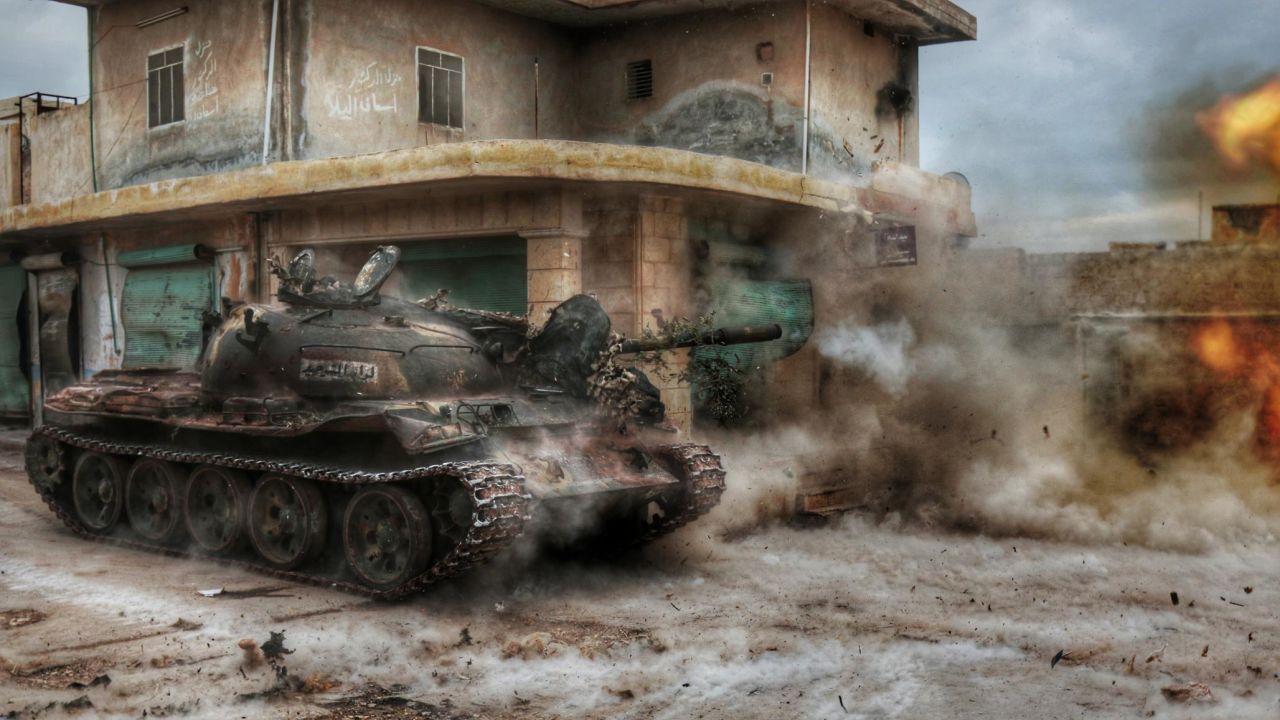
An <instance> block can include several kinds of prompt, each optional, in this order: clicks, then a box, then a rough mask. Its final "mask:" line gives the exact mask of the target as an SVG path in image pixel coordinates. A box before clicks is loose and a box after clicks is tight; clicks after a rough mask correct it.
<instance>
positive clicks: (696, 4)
mask: <svg viewBox="0 0 1280 720" xmlns="http://www.w3.org/2000/svg"><path fill="white" fill-rule="evenodd" d="M54 1H55V2H61V3H65V4H68V5H79V6H80V7H98V6H101V5H108V4H111V3H118V2H124V1H126V0H54ZM477 1H478V2H481V3H484V4H485V5H489V6H492V7H496V8H501V9H503V10H507V11H510V12H513V13H517V14H520V15H527V16H529V17H536V18H541V19H543V20H547V21H550V22H553V23H556V24H558V25H567V26H571V27H592V26H599V25H611V24H613V23H620V22H631V21H637V20H645V19H648V18H655V17H663V16H667V15H682V14H685V13H692V12H700V11H703V10H713V9H735V8H745V7H751V6H753V5H761V4H769V3H771V2H779V0H764V1H763V2H762V1H761V0H477ZM819 1H822V0H819ZM175 4H176V3H175ZM825 4H829V5H832V6H835V7H838V8H840V9H841V10H844V11H845V12H847V13H849V14H850V15H852V16H854V17H857V18H860V19H863V20H869V21H871V22H873V23H875V24H877V25H880V26H882V27H884V28H887V29H889V30H892V31H894V32H898V33H902V34H903V35H908V36H911V37H913V38H915V39H916V41H917V42H918V43H920V44H921V45H932V44H936V43H945V42H956V41H958V40H973V39H976V38H977V36H978V22H977V20H976V19H975V18H974V17H973V15H970V14H969V13H967V12H965V10H964V9H963V8H961V7H960V6H958V5H956V4H955V3H953V2H951V0H825Z"/></svg>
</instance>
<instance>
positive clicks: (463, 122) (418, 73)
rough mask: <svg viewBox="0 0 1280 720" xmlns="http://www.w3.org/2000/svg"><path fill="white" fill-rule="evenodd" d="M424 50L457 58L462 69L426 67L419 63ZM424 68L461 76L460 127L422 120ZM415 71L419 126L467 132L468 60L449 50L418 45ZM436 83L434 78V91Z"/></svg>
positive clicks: (415, 94) (414, 60) (414, 51)
mask: <svg viewBox="0 0 1280 720" xmlns="http://www.w3.org/2000/svg"><path fill="white" fill-rule="evenodd" d="M423 50H426V51H427V52H433V53H439V54H440V55H448V56H449V57H452V58H457V59H458V61H459V62H460V63H462V69H461V70H451V69H449V68H446V67H440V66H436V65H425V64H423V63H421V62H419V61H418V57H419V55H421V53H422V51H423ZM423 68H434V69H439V70H443V71H445V72H449V73H457V74H458V75H460V76H461V78H462V88H461V90H460V91H459V97H460V98H461V100H462V108H461V109H460V110H459V112H458V114H459V119H458V122H459V124H458V125H456V126H455V125H450V124H448V123H443V124H442V123H438V122H434V121H427V120H423V119H422V69H423ZM413 69H414V74H413V79H414V91H413V92H414V99H415V105H416V106H417V107H416V108H415V110H416V113H417V119H418V124H419V125H434V126H435V127H441V128H447V129H449V130H458V131H465V130H466V127H467V59H466V58H465V57H463V56H462V55H459V54H458V53H453V52H449V51H448V50H441V49H439V48H434V47H431V46H429V45H417V46H415V47H414V48H413ZM434 82H435V80H434V78H433V79H432V88H433V90H434V87H435V84H434Z"/></svg>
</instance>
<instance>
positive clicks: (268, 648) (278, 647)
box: [262, 630, 293, 660]
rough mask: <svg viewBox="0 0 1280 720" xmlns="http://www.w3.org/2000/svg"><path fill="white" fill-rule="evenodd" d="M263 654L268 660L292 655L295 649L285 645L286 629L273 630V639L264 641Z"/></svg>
mask: <svg viewBox="0 0 1280 720" xmlns="http://www.w3.org/2000/svg"><path fill="white" fill-rule="evenodd" d="M262 654H263V656H264V657H266V658H267V659H268V660H271V659H279V658H282V657H284V656H285V655H292V654H293V651H292V650H290V649H289V648H287V647H285V646H284V631H283V630H281V631H280V632H272V633H271V639H270V640H267V641H266V642H264V643H262Z"/></svg>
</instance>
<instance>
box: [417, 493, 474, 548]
mask: <svg viewBox="0 0 1280 720" xmlns="http://www.w3.org/2000/svg"><path fill="white" fill-rule="evenodd" d="M428 502H429V503H430V504H431V522H432V524H433V525H434V526H435V530H436V532H437V533H439V535H440V537H441V538H443V539H444V540H445V541H447V543H448V544H449V546H450V547H452V546H453V545H456V544H458V543H460V542H462V538H463V537H464V536H465V535H466V534H467V530H468V529H469V528H470V527H471V523H472V518H473V516H474V514H475V508H474V507H472V504H471V495H470V494H469V493H467V488H466V487H464V486H463V485H462V483H460V482H457V481H453V480H442V481H440V482H437V483H436V484H435V485H434V486H433V487H432V488H431V496H430V499H429V500H428Z"/></svg>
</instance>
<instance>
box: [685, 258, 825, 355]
mask: <svg viewBox="0 0 1280 720" xmlns="http://www.w3.org/2000/svg"><path fill="white" fill-rule="evenodd" d="M712 297H713V298H714V301H713V304H714V309H715V311H716V314H715V324H716V325H718V326H722V325H744V324H751V325H756V324H764V323H777V324H778V325H781V326H782V338H781V339H780V340H774V341H772V342H765V343H750V344H747V345H730V346H727V347H700V348H698V349H696V350H695V351H694V353H695V354H696V357H719V358H723V359H725V360H727V361H729V362H731V363H734V364H735V365H737V367H739V368H740V369H742V370H748V369H751V368H755V367H760V366H763V365H767V364H769V363H771V362H775V361H777V360H781V359H782V358H785V357H787V356H788V355H791V354H793V353H795V352H796V351H797V350H799V349H800V348H801V346H803V345H804V343H805V341H806V340H808V339H809V335H811V334H812V333H813V288H812V286H811V285H810V284H809V283H808V282H807V281H795V282H771V281H761V280H731V281H727V282H724V283H721V284H720V285H719V286H718V287H716V289H715V291H714V292H713V295H712Z"/></svg>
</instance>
